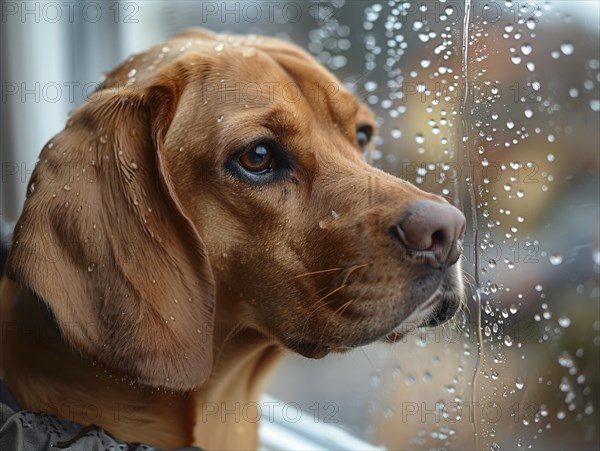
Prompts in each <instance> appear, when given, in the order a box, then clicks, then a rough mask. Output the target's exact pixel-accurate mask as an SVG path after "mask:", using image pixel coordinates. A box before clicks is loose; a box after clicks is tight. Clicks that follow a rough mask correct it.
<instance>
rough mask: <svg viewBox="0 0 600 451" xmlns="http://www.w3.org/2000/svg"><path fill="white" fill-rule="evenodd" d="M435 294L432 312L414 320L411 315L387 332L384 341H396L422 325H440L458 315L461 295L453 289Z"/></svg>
mask: <svg viewBox="0 0 600 451" xmlns="http://www.w3.org/2000/svg"><path fill="white" fill-rule="evenodd" d="M433 296H435V298H436V302H435V304H434V306H433V308H432V309H431V312H430V313H427V314H426V315H420V316H418V317H417V318H414V319H412V320H411V317H412V316H413V315H411V317H409V318H408V319H407V320H405V321H403V322H402V323H400V325H398V326H397V327H396V328H394V330H392V331H391V332H390V333H389V334H387V335H386V336H385V337H384V338H383V341H385V342H396V341H398V340H400V339H401V338H403V337H405V336H406V335H408V334H410V333H411V332H414V331H415V330H416V329H419V328H422V327H438V326H441V325H442V324H445V323H447V322H448V321H450V320H451V319H452V318H454V315H456V312H457V311H458V309H459V307H460V305H461V300H460V297H459V296H457V295H456V293H454V292H453V291H446V292H440V293H435V294H434V295H433Z"/></svg>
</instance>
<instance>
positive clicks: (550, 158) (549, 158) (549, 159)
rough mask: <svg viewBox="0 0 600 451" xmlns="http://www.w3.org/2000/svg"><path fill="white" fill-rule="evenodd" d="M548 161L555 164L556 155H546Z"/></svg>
mask: <svg viewBox="0 0 600 451" xmlns="http://www.w3.org/2000/svg"><path fill="white" fill-rule="evenodd" d="M546 159H547V160H548V161H549V162H553V161H554V154H552V153H549V154H548V155H546Z"/></svg>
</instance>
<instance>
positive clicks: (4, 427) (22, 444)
mask: <svg viewBox="0 0 600 451" xmlns="http://www.w3.org/2000/svg"><path fill="white" fill-rule="evenodd" d="M0 450H1V451H5V450H6V451H9V450H10V451H59V450H68V451H121V450H123V451H124V450H126V451H162V450H161V449H160V448H155V447H153V446H150V445H144V444H142V443H125V442H122V441H120V440H117V439H116V438H115V437H113V436H112V435H111V434H110V433H108V432H107V431H105V430H103V429H101V428H99V427H98V426H96V425H91V426H83V425H81V424H78V423H73V422H72V421H67V420H63V419H61V418H57V417H54V416H52V415H48V414H47V413H33V412H28V411H19V410H18V407H17V404H16V403H15V401H14V399H13V397H12V396H11V394H10V392H9V391H8V388H7V387H6V385H5V384H4V383H3V382H2V381H1V380H0ZM173 451H202V450H201V449H200V448H195V447H189V448H178V449H177V450H173Z"/></svg>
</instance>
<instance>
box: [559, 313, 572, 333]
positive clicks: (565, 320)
mask: <svg viewBox="0 0 600 451" xmlns="http://www.w3.org/2000/svg"><path fill="white" fill-rule="evenodd" d="M558 324H559V326H560V327H563V328H565V329H566V328H567V327H569V326H570V325H571V318H569V317H568V316H567V314H566V313H561V314H560V316H559V317H558Z"/></svg>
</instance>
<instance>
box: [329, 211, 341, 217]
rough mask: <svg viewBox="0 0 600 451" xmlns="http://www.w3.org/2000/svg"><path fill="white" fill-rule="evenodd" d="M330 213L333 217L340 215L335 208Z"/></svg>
mask: <svg viewBox="0 0 600 451" xmlns="http://www.w3.org/2000/svg"><path fill="white" fill-rule="evenodd" d="M329 215H330V216H331V217H332V218H333V219H338V218H339V217H340V215H339V214H338V213H337V211H335V210H331V211H330V212H329Z"/></svg>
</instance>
